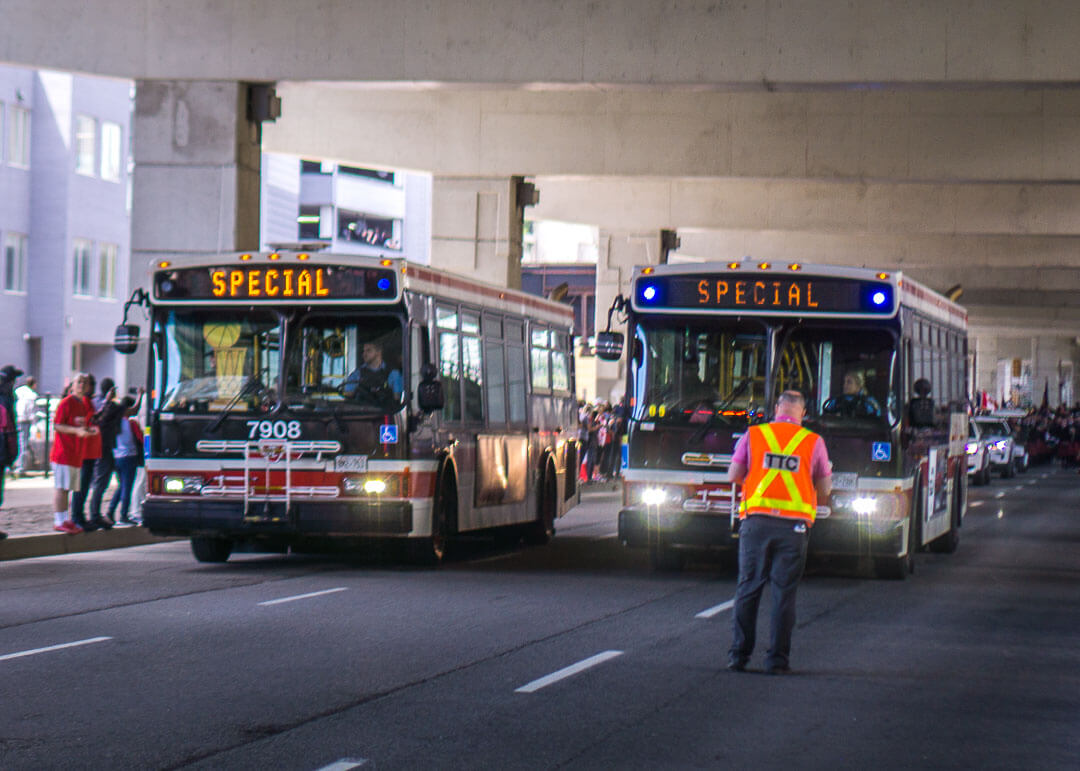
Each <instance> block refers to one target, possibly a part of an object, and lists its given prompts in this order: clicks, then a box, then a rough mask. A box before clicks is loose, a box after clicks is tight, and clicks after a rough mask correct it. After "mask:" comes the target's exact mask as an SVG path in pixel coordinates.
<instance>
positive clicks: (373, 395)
mask: <svg viewBox="0 0 1080 771" xmlns="http://www.w3.org/2000/svg"><path fill="white" fill-rule="evenodd" d="M362 356H363V360H364V361H363V364H361V365H360V367H359V368H357V369H355V370H353V372H352V374H350V375H349V376H348V377H347V378H345V383H344V386H343V388H344V394H345V397H346V398H347V399H359V400H361V401H368V400H374V401H377V402H384V401H399V400H400V399H401V392H402V391H403V390H404V381H403V380H402V377H401V370H399V369H390V367H389V366H388V365H387V363H386V361H385V360H384V359H383V345H382V343H381V342H379V341H377V340H370V341H368V342H366V343H364V348H363V352H362ZM387 389H389V390H390V391H392V392H393V394H392V397H391V394H389V393H387Z"/></svg>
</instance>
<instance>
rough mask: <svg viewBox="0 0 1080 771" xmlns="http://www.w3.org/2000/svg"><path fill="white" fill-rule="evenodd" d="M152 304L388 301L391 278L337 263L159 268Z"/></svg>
mask: <svg viewBox="0 0 1080 771" xmlns="http://www.w3.org/2000/svg"><path fill="white" fill-rule="evenodd" d="M154 296H155V298H156V299H158V300H166V301H168V300H206V301H210V302H212V301H214V300H235V301H244V300H252V301H268V300H270V301H278V302H287V301H290V300H292V301H302V300H324V301H325V300H383V299H385V300H391V299H394V298H395V297H396V296H397V276H396V274H395V272H394V271H393V270H386V269H384V268H356V267H347V266H340V265H310V266H308V265H304V266H298V265H297V266H293V265H290V266H287V267H286V266H284V265H282V266H277V265H274V266H267V265H259V266H254V265H242V266H220V267H211V268H182V269H174V270H161V271H158V272H157V273H155V274H154Z"/></svg>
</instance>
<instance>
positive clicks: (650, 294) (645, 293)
mask: <svg viewBox="0 0 1080 771" xmlns="http://www.w3.org/2000/svg"><path fill="white" fill-rule="evenodd" d="M641 296H642V297H643V298H645V299H646V300H648V301H650V302H651V301H653V300H655V299H656V287H655V286H653V285H652V284H649V286H647V287H645V288H644V289H642V290H641Z"/></svg>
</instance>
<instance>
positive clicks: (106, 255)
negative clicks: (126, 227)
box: [98, 244, 120, 297]
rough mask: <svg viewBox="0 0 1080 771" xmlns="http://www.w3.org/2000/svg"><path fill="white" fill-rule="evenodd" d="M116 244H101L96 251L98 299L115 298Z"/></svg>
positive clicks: (118, 249) (117, 250)
mask: <svg viewBox="0 0 1080 771" xmlns="http://www.w3.org/2000/svg"><path fill="white" fill-rule="evenodd" d="M119 251H120V247H118V246H117V245H116V244H102V245H101V248H100V249H99V250H98V297H116V254H117V252H119Z"/></svg>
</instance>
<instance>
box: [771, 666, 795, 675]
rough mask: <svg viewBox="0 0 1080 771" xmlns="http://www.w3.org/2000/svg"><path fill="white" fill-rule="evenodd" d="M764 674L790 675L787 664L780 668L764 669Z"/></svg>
mask: <svg viewBox="0 0 1080 771" xmlns="http://www.w3.org/2000/svg"><path fill="white" fill-rule="evenodd" d="M765 674H767V675H790V674H791V667H789V666H788V665H787V664H782V665H780V666H775V667H766V668H765Z"/></svg>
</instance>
